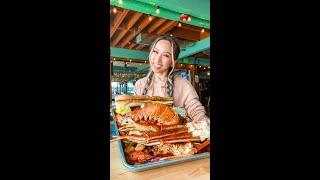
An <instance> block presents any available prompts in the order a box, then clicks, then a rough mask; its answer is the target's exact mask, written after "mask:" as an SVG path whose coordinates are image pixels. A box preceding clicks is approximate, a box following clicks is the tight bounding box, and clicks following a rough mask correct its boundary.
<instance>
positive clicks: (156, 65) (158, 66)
mask: <svg viewBox="0 0 320 180" xmlns="http://www.w3.org/2000/svg"><path fill="white" fill-rule="evenodd" d="M153 66H154V67H156V68H160V67H161V65H158V64H153Z"/></svg>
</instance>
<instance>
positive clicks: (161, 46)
mask: <svg viewBox="0 0 320 180" xmlns="http://www.w3.org/2000/svg"><path fill="white" fill-rule="evenodd" d="M154 48H156V49H158V50H162V51H167V52H171V43H170V41H167V40H159V41H158V42H157V43H156V45H155V47H154Z"/></svg>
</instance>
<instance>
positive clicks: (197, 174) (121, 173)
mask: <svg viewBox="0 0 320 180" xmlns="http://www.w3.org/2000/svg"><path fill="white" fill-rule="evenodd" d="M110 179H112V180H120V179H121V180H125V179H130V180H131V179H133V180H134V179H136V180H143V179H155V180H161V179H165V180H179V179H181V180H182V179H183V180H185V179H192V180H197V179H198V180H206V179H210V158H204V159H197V160H192V161H188V162H182V163H179V164H172V165H168V166H165V167H156V168H153V169H148V170H144V171H131V170H129V169H126V167H125V166H124V165H123V164H122V162H121V157H120V151H119V149H118V145H117V142H116V141H114V142H111V143H110Z"/></svg>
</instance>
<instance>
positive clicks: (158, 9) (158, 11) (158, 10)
mask: <svg viewBox="0 0 320 180" xmlns="http://www.w3.org/2000/svg"><path fill="white" fill-rule="evenodd" d="M156 13H157V14H159V13H160V8H159V6H158V7H157V10H156Z"/></svg>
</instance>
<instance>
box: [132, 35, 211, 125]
mask: <svg viewBox="0 0 320 180" xmlns="http://www.w3.org/2000/svg"><path fill="white" fill-rule="evenodd" d="M179 53H180V48H179V45H178V43H177V42H176V41H175V40H174V39H173V38H172V37H170V36H160V37H158V38H157V39H156V40H155V41H154V42H153V44H152V45H151V51H150V54H149V63H150V72H149V73H148V74H147V76H146V77H144V78H141V79H139V80H138V81H137V82H136V84H135V88H134V89H135V90H134V91H135V95H149V96H162V97H166V96H170V97H173V99H174V106H175V107H183V108H185V109H186V111H187V113H188V115H189V117H191V118H192V119H193V122H196V123H197V122H206V123H205V124H206V128H208V127H209V125H210V121H209V118H208V117H207V116H206V115H205V112H206V111H205V108H204V107H203V106H202V104H201V103H200V101H199V96H198V95H197V93H196V91H195V90H194V88H193V86H192V85H191V83H190V82H189V81H188V80H186V79H183V78H182V77H179V76H175V75H174V65H175V63H176V61H177V60H178V56H179ZM201 124H203V123H201Z"/></svg>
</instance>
